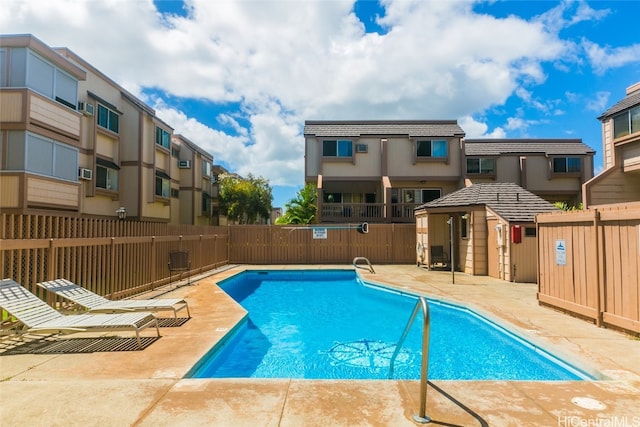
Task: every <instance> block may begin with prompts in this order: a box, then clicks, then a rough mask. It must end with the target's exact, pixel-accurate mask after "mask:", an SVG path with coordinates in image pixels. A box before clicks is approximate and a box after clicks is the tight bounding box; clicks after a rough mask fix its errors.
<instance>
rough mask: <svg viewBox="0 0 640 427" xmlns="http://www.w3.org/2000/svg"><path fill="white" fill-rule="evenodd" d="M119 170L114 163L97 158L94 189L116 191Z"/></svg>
mask: <svg viewBox="0 0 640 427" xmlns="http://www.w3.org/2000/svg"><path fill="white" fill-rule="evenodd" d="M119 169H120V167H119V166H118V165H116V164H115V163H113V162H111V161H109V160H105V159H101V158H99V157H98V158H97V159H96V188H102V189H104V190H110V191H118V170H119Z"/></svg>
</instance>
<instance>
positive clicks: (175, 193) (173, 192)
mask: <svg viewBox="0 0 640 427" xmlns="http://www.w3.org/2000/svg"><path fill="white" fill-rule="evenodd" d="M171 197H173V198H174V199H177V198H179V197H180V190H178V189H177V188H172V189H171Z"/></svg>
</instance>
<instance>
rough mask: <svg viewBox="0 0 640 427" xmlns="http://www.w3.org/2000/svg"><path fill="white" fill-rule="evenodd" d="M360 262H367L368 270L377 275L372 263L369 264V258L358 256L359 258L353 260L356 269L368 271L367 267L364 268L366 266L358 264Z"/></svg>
mask: <svg viewBox="0 0 640 427" xmlns="http://www.w3.org/2000/svg"><path fill="white" fill-rule="evenodd" d="M358 261H365V262H366V263H367V265H368V266H369V268H368V270H369V271H370V272H371V273H373V274H376V272H375V271H374V269H373V266H372V265H371V263H370V262H369V260H368V259H367V258H365V257H363V256H357V257H355V258H354V259H353V266H354V267H355V268H362V269H363V270H364V269H367V268H366V267H364V266H362V265H359V264H358Z"/></svg>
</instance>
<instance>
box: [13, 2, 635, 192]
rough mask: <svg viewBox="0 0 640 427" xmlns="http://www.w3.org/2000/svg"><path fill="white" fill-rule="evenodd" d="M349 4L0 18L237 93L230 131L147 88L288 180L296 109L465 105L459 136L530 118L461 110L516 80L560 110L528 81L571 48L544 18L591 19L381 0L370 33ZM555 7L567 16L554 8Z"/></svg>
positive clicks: (105, 56) (189, 83)
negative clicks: (484, 118)
mask: <svg viewBox="0 0 640 427" xmlns="http://www.w3.org/2000/svg"><path fill="white" fill-rule="evenodd" d="M353 3H354V1H353V0H335V1H304V2H303V1H242V0H240V1H227V0H220V1H210V0H189V1H188V9H189V15H188V16H187V17H182V16H162V15H160V14H159V13H158V12H157V11H156V9H155V7H154V5H153V2H152V1H151V0H136V1H129V0H102V1H86V0H48V1H45V2H43V1H42V0H20V1H8V2H3V8H4V10H3V13H2V15H0V28H2V31H3V33H33V34H34V35H35V36H36V37H38V38H40V39H41V40H42V41H43V42H45V43H46V44H48V45H50V46H66V47H69V48H70V49H71V50H73V51H74V52H76V53H77V54H78V55H80V56H81V57H83V58H84V59H85V60H87V61H88V62H89V63H91V64H92V65H93V66H95V67H96V68H97V69H99V70H100V71H102V72H103V73H105V74H106V75H108V76H109V77H110V78H111V79H113V80H114V81H116V82H118V83H119V84H121V85H123V86H124V87H125V88H127V89H128V90H130V91H132V92H133V93H138V94H139V93H143V90H144V88H157V89H160V90H161V91H164V92H166V93H168V94H171V95H173V96H177V97H182V98H197V99H204V100H210V101H212V102H215V103H217V104H218V105H219V104H220V103H225V102H233V103H238V104H239V105H240V109H239V111H238V112H237V113H236V114H240V115H241V116H236V115H230V114H220V115H218V116H217V120H219V123H221V124H223V125H224V126H225V127H226V126H230V127H231V128H233V129H234V130H235V135H237V136H234V135H227V134H225V133H224V132H222V131H220V130H216V129H212V128H211V127H208V126H206V125H204V124H202V123H199V122H198V121H197V120H195V119H194V118H191V117H187V116H186V115H185V114H184V113H183V112H181V111H179V110H177V109H176V108H175V107H171V106H167V105H164V104H163V103H162V102H159V100H151V105H152V106H153V107H154V108H156V109H157V113H158V115H159V116H160V117H161V118H162V119H163V120H165V121H166V122H167V123H169V124H170V125H171V126H172V127H174V128H175V129H176V132H177V133H182V134H184V135H185V136H186V137H188V138H189V139H191V140H192V141H193V142H195V143H196V144H198V145H200V146H202V147H203V148H205V149H206V150H207V151H210V152H211V153H212V154H213V155H214V156H215V158H216V161H224V162H225V163H227V164H229V165H230V166H231V167H232V168H233V169H234V171H236V172H238V173H241V174H247V173H249V172H251V173H253V174H254V175H259V176H263V177H265V178H267V179H269V180H270V181H271V183H272V184H274V185H278V184H290V185H300V184H301V182H302V180H303V170H304V163H303V157H304V148H303V137H302V135H301V126H302V123H303V122H304V120H305V119H450V118H455V117H463V119H461V124H462V126H463V129H465V131H466V132H467V134H468V136H469V135H473V136H478V137H504V136H505V134H506V133H505V129H506V130H522V129H526V126H527V125H528V124H530V123H531V122H530V121H526V120H524V119H523V118H511V119H509V120H508V121H507V124H506V125H505V126H504V128H501V127H496V128H495V129H493V130H491V131H489V129H488V126H487V125H486V124H485V123H482V122H479V121H476V120H474V119H472V118H471V117H472V116H473V115H476V114H480V115H481V114H483V112H484V111H486V110H488V109H491V108H493V107H495V106H500V105H503V104H504V103H505V101H506V100H507V99H509V98H510V97H511V95H512V94H513V93H514V91H515V90H518V94H519V95H520V96H521V98H522V99H523V100H524V101H528V102H532V104H531V105H532V106H533V107H534V108H536V109H539V110H545V111H547V112H552V113H555V112H556V111H559V108H558V106H557V105H556V104H546V103H541V102H539V101H536V99H535V97H533V96H532V93H531V90H530V88H531V87H533V86H535V85H539V84H541V83H542V82H544V81H545V79H546V78H547V76H546V75H545V72H544V70H543V67H542V64H543V63H547V62H549V63H553V62H555V61H561V60H563V58H566V56H567V52H568V51H569V50H571V51H572V50H573V47H572V45H571V44H570V43H567V42H565V41H563V40H561V39H560V38H559V37H558V35H557V31H555V30H554V29H555V28H556V27H557V28H561V27H566V26H567V25H570V24H573V23H575V22H577V21H578V20H583V19H596V18H597V17H598V13H596V12H595V11H592V10H591V9H589V8H587V7H585V5H581V4H579V6H578V7H577V9H571V8H569V6H567V4H565V3H563V4H562V6H561V7H560V6H559V8H558V9H557V10H554V11H553V13H549V14H548V15H547V16H544V17H541V18H539V19H536V20H532V21H530V22H527V21H526V20H524V19H521V18H518V17H516V16H509V17H506V18H500V19H499V18H495V17H492V16H490V15H486V14H478V13H475V12H474V11H473V3H471V2H459V1H452V2H448V1H435V2H425V1H421V0H384V1H383V2H382V4H383V6H384V7H385V8H386V13H385V14H384V15H383V16H380V17H378V19H377V22H378V23H379V24H380V25H381V26H383V27H384V28H385V30H387V32H386V33H385V34H384V35H379V34H376V33H369V34H368V33H366V32H365V30H364V25H363V23H362V22H360V21H359V20H358V19H357V17H356V16H355V15H354V13H353ZM567 10H574V11H575V13H574V16H573V18H562V16H564V14H565V12H566V13H569V12H567ZM554 13H555V15H554ZM563 20H564V21H563ZM543 21H544V22H547V23H549V26H548V27H545V25H543ZM61 23H64V26H61ZM552 23H553V24H552ZM555 23H558V25H556V24H555ZM514 35H517V36H514ZM593 46H595V45H593ZM593 46H591V49H588V51H589V52H592V53H591V54H590V57H594V58H595V57H601V58H605V63H608V64H611V63H614V62H616V61H615V60H614V58H621V57H623V56H625V55H624V54H623V52H621V51H616V50H610V51H607V54H606V55H603V54H602V53H599V52H602V49H600V50H598V49H595V48H593ZM628 54H631V56H633V54H637V52H636V50H634V49H633V48H631V49H630V51H629V52H628ZM618 61H621V59H618ZM533 102H537V104H535V103H533ZM216 114H217V113H216ZM246 123H249V125H246Z"/></svg>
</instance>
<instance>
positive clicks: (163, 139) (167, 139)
mask: <svg viewBox="0 0 640 427" xmlns="http://www.w3.org/2000/svg"><path fill="white" fill-rule="evenodd" d="M170 143H171V135H170V134H169V132H167V131H166V130H164V129H162V128H160V127H156V144H158V145H160V146H162V147H164V148H166V149H167V150H168V149H169V144H170Z"/></svg>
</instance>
